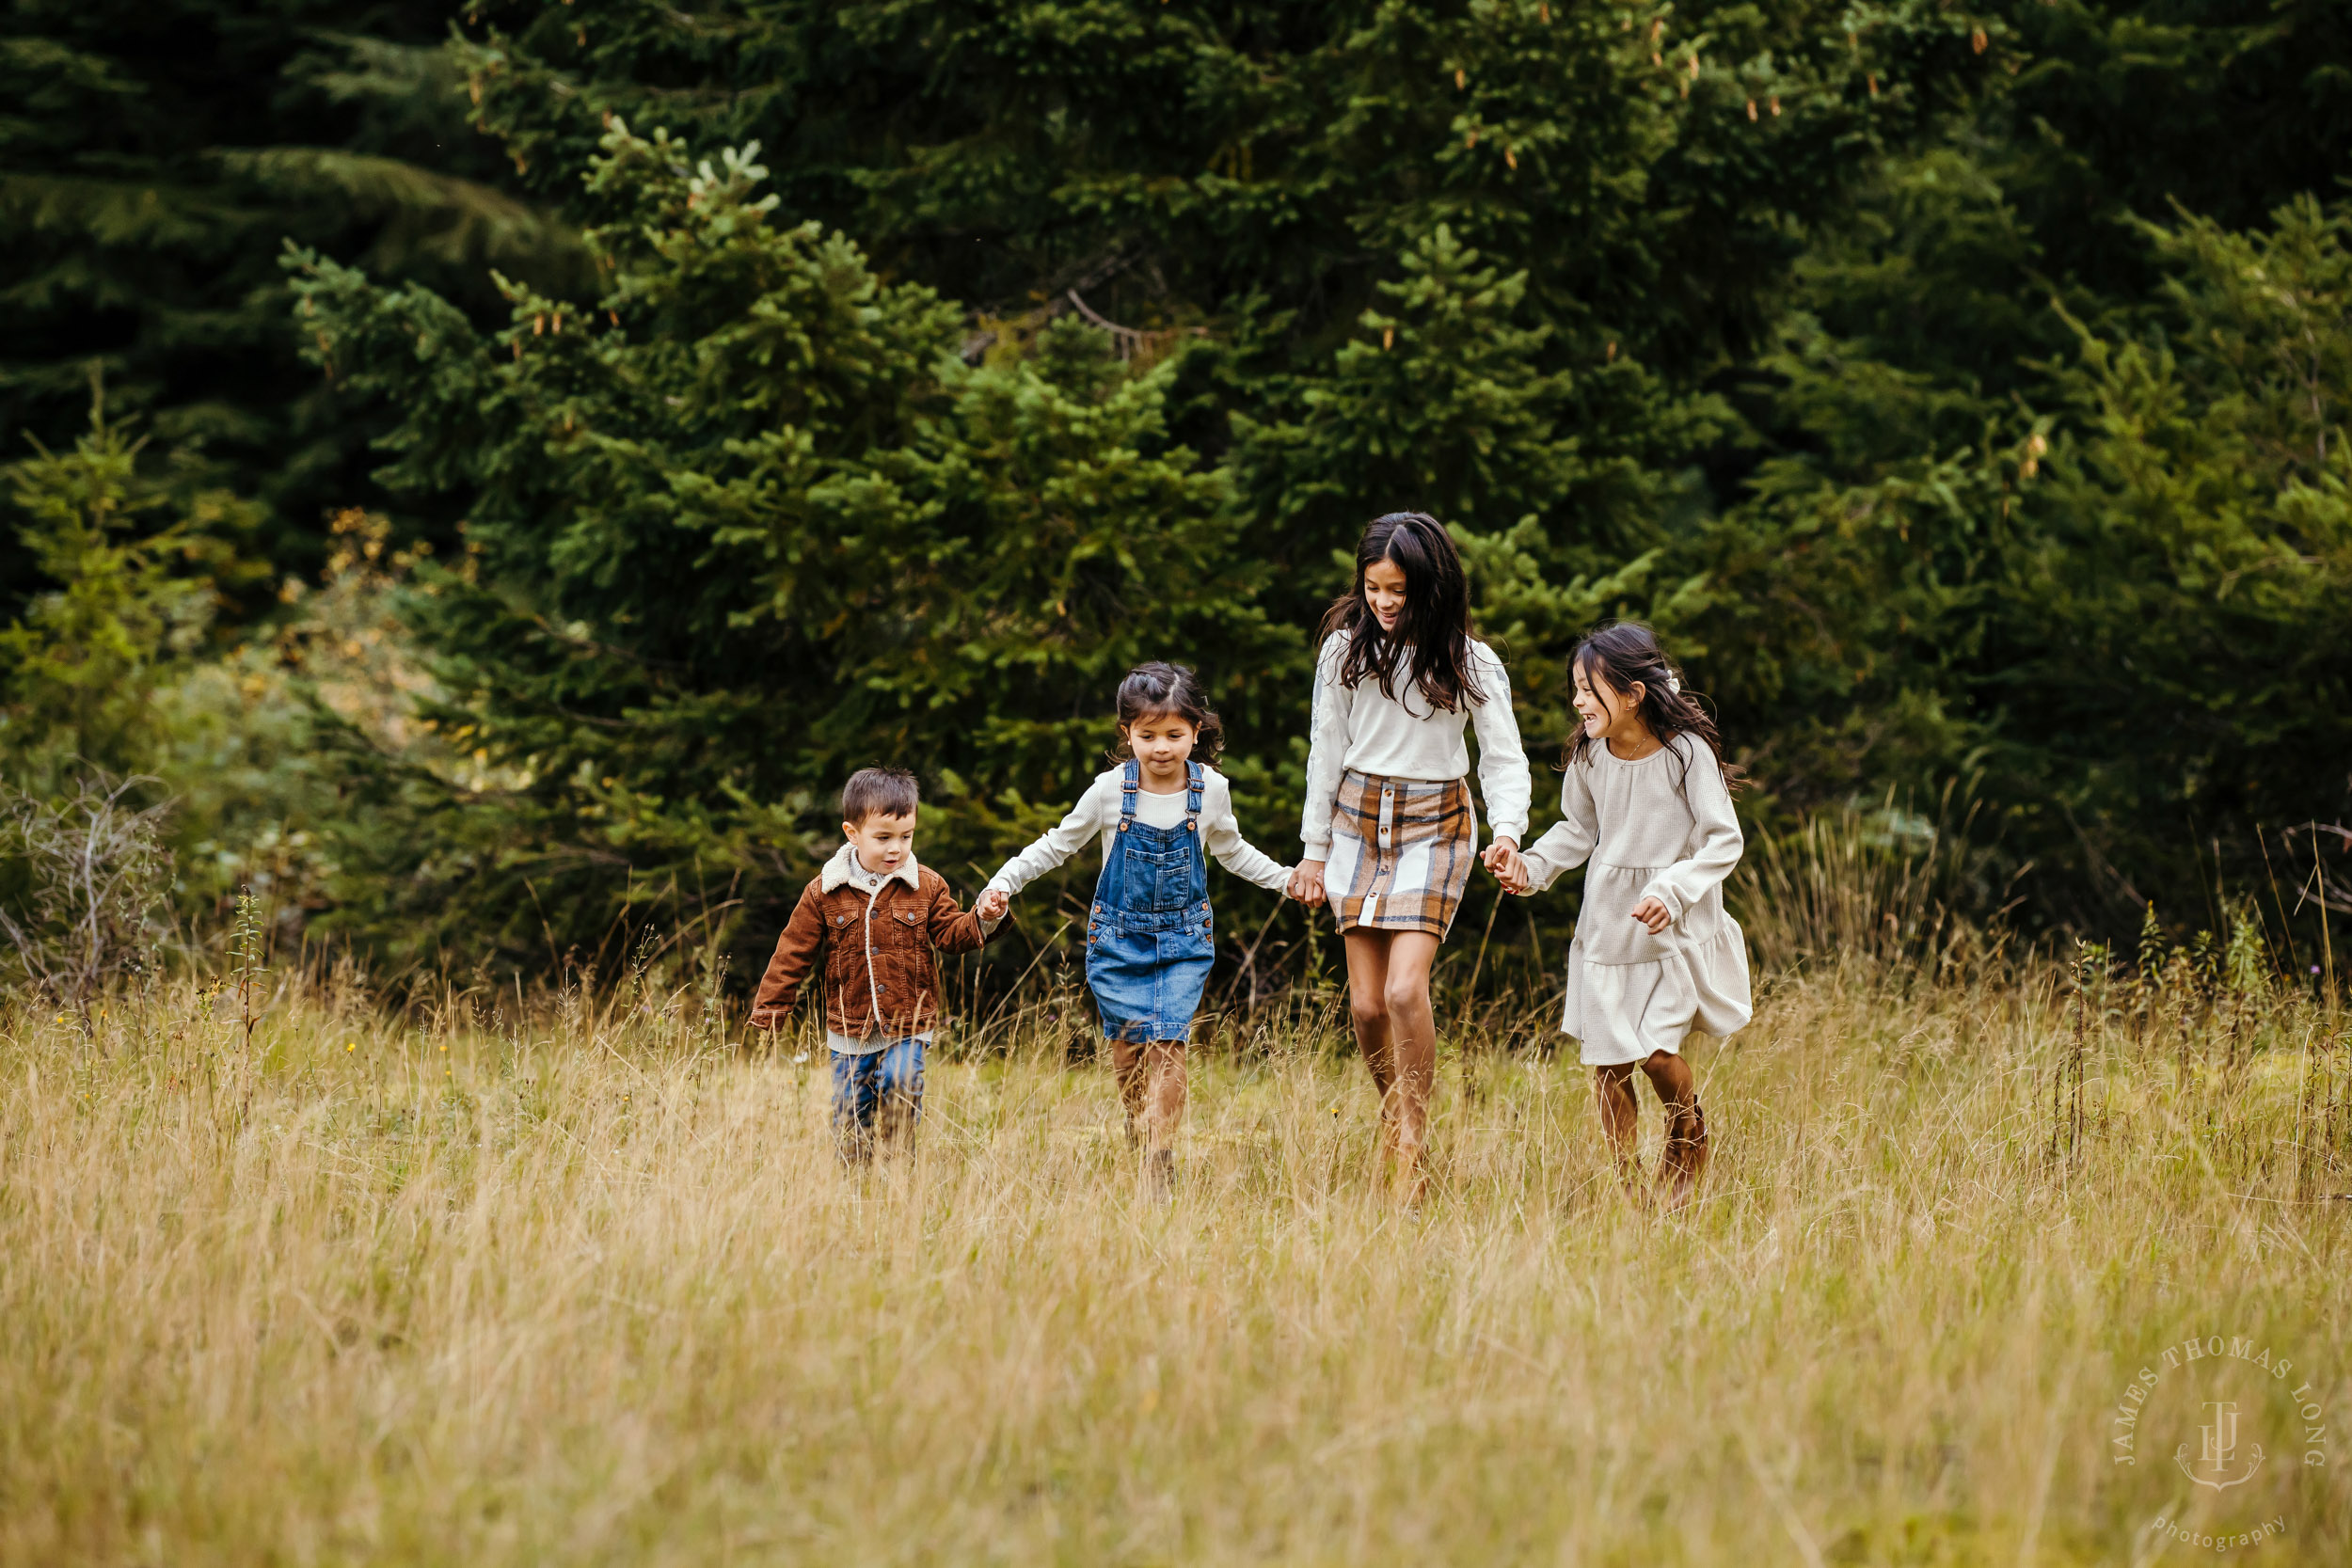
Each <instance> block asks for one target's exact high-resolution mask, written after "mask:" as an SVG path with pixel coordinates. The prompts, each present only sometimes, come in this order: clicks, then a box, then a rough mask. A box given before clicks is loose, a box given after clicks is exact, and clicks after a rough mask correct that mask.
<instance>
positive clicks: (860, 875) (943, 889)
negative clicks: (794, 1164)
mask: <svg viewBox="0 0 2352 1568" xmlns="http://www.w3.org/2000/svg"><path fill="white" fill-rule="evenodd" d="M917 803H918V797H917V795H916V792H915V784H914V774H912V773H908V772H903V771H901V770H900V769H898V768H863V769H861V770H859V771H858V772H856V773H853V774H851V775H850V782H849V784H848V785H847V786H845V787H844V788H843V789H842V791H841V836H842V837H843V838H845V839H847V840H848V841H849V842H848V843H846V844H844V845H842V847H841V848H840V850H839V852H838V853H836V854H835V855H834V857H833V859H831V860H829V861H827V862H826V863H825V868H824V869H823V870H822V871H820V872H818V874H817V879H816V880H814V881H812V882H810V883H809V884H808V886H807V887H806V888H804V889H803V890H802V893H801V901H800V903H799V904H798V905H796V906H794V908H793V911H792V918H791V919H790V920H789V921H788V922H787V923H786V925H785V927H784V935H783V936H781V937H779V938H777V939H776V954H775V957H774V958H771V959H769V960H768V973H767V974H766V975H765V976H763V977H762V978H761V980H760V982H759V991H758V994H757V995H755V997H754V998H753V999H752V1027H753V1028H755V1029H775V1028H777V1027H779V1026H781V1025H782V1024H783V1023H784V1022H787V1020H788V1019H789V1018H790V1016H791V1013H792V1005H793V1003H794V1002H795V1001H796V1000H798V998H799V996H800V991H801V983H802V982H803V980H805V979H806V978H807V977H808V975H809V973H810V971H811V970H812V969H815V968H817V966H818V963H819V961H820V960H821V962H822V965H823V969H822V980H821V986H822V989H823V994H824V1004H825V1043H826V1044H827V1045H829V1046H831V1047H832V1048H833V1111H834V1131H835V1132H836V1133H837V1134H838V1136H839V1138H840V1140H841V1155H842V1158H843V1159H844V1160H846V1161H848V1162H850V1164H865V1163H866V1162H868V1161H870V1160H871V1159H872V1158H873V1155H874V1142H875V1133H876V1131H877V1124H879V1128H880V1132H881V1135H882V1141H883V1142H885V1143H887V1144H892V1145H903V1146H906V1147H908V1148H912V1146H913V1143H914V1123H915V1119H916V1117H919V1116H920V1115H921V1113H922V1107H923V1048H924V1047H925V1046H926V1045H929V1044H930V1038H931V1031H932V1030H933V1029H934V1028H935V1027H936V1026H937V1024H938V1022H939V977H938V974H937V972H936V971H935V970H934V969H933V967H932V960H931V955H932V954H933V953H934V952H939V953H971V952H975V951H977V949H978V948H979V947H980V946H981V945H982V944H983V943H985V942H987V941H988V940H989V938H990V937H992V936H993V935H994V934H995V930H996V926H997V924H998V923H997V922H996V921H993V920H982V919H980V917H979V916H977V914H967V913H965V912H964V911H962V910H961V909H959V908H958V907H957V905H956V900H955V895H953V894H951V893H949V892H948V891H947V883H946V879H943V878H942V877H941V876H940V875H939V873H938V872H936V871H933V870H931V869H930V868H929V867H927V866H923V865H918V864H916V863H915V860H914V814H915V807H916V805H917Z"/></svg>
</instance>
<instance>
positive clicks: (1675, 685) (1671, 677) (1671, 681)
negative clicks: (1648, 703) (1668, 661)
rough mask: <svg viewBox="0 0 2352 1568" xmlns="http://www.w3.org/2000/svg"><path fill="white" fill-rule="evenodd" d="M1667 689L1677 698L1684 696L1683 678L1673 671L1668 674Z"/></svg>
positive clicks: (1670, 670)
mask: <svg viewBox="0 0 2352 1568" xmlns="http://www.w3.org/2000/svg"><path fill="white" fill-rule="evenodd" d="M1666 689H1667V690H1669V691H1671V692H1673V693H1674V694H1675V695H1676V696H1677V697H1679V696H1681V695H1682V677H1681V676H1680V675H1677V674H1676V673H1674V671H1673V670H1672V669H1669V670H1668V671H1667V672H1666Z"/></svg>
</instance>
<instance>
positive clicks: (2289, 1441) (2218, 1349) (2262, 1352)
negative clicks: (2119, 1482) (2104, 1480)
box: [2108, 1334, 2328, 1547]
mask: <svg viewBox="0 0 2352 1568" xmlns="http://www.w3.org/2000/svg"><path fill="white" fill-rule="evenodd" d="M2281 1395H2283V1396H2284V1404H2285V1409H2284V1410H2283V1411H2282V1410H2281V1408H2280V1403H2281V1400H2280V1396H2281ZM2109 1424H2110V1427H2111V1433H2110V1435H2109V1437H2108V1450H2109V1457H2110V1458H2111V1459H2112V1460H2113V1461H2114V1463H2115V1464H2117V1465H2133V1466H2137V1465H2138V1464H2139V1463H2140V1460H2141V1459H2142V1458H2143V1457H2145V1458H2147V1459H2149V1460H2150V1461H2151V1463H2155V1464H2161V1463H2162V1462H2163V1461H2164V1460H2165V1459H2168V1458H2169V1460H2171V1462H2172V1464H2173V1465H2175V1466H2176V1467H2177V1468H2178V1469H2179V1470H2180V1472H2181V1474H2182V1475H2183V1476H2185V1477H2186V1478H2187V1479H2188V1480H2189V1481H2191V1482H2192V1483H2194V1485H2195V1486H2196V1487H2197V1488H2199V1489H2200V1491H2199V1492H2197V1493H2192V1494H2190V1495H2191V1496H2205V1497H2207V1502H2206V1504H2205V1507H2206V1509H2208V1510H2210V1509H2216V1508H2219V1509H2227V1508H2230V1507H2232V1506H2233V1503H2232V1499H2233V1497H2247V1498H2248V1500H2249V1504H2250V1503H2251V1502H2252V1501H2253V1498H2254V1496H2255V1494H2257V1493H2265V1494H2269V1495H2270V1500H2273V1501H2275V1500H2276V1494H2277V1486H2276V1485H2266V1486H2263V1487H2253V1488H2249V1490H2248V1491H2246V1492H2244V1493H2238V1492H2236V1490H2235V1489H2237V1488H2240V1487H2245V1486H2246V1485H2247V1483H2248V1482H2249V1481H2253V1480H2254V1479H2255V1478H2256V1477H2257V1476H2258V1475H2260V1474H2262V1473H2263V1472H2264V1471H2265V1467H2268V1468H2269V1469H2270V1470H2272V1471H2273V1472H2274V1473H2275V1472H2276V1471H2277V1470H2278V1467H2279V1466H2280V1465H2303V1466H2307V1467H2310V1468H2314V1469H2316V1468H2319V1467H2321V1466H2324V1465H2327V1463H2328V1420H2327V1411H2326V1409H2325V1408H2324V1407H2323V1406H2322V1404H2321V1402H2320V1395H2319V1388H2318V1386H2317V1383H2316V1381H2315V1380H2313V1379H2312V1378H2310V1377H2308V1376H2303V1375H2298V1374H2297V1372H2296V1364H2295V1362H2294V1360H2293V1359H2292V1358H2291V1357H2288V1356H2284V1355H2280V1354H2277V1353H2276V1352H2275V1351H2273V1350H2272V1349H2271V1347H2269V1346H2268V1345H2261V1344H2257V1343H2256V1342H2255V1341H2253V1340H2252V1339H2249V1338H2240V1337H2237V1336H2234V1335H2232V1336H2223V1335H2219V1334H2214V1335H2208V1336H2206V1337H2204V1338H2191V1339H2184V1340H2182V1341H2181V1342H2180V1343H2179V1344H2176V1345H2167V1346H2166V1347H2165V1348H2164V1349H2163V1350H2162V1351H2161V1352H2159V1353H2158V1354H2156V1355H2155V1356H2154V1357H2153V1359H2151V1360H2150V1361H2149V1362H2148V1364H2147V1365H2145V1366H2143V1367H2141V1368H2140V1369H2139V1370H2138V1371H2137V1373H2136V1374H2134V1376H2133V1378H2132V1381H2131V1382H2130V1383H2129V1384H2128V1385H2126V1386H2124V1388H2123V1391H2122V1395H2121V1396H2120V1397H2119V1398H2118V1399H2117V1400H2116V1403H2115V1413H2114V1415H2113V1416H2112V1417H2110V1418H2109ZM2281 1479H2283V1478H2281ZM2176 1484H2177V1483H2176ZM2183 1524H2185V1521H2174V1520H2167V1519H2160V1520H2158V1521H2157V1522H2156V1527H2155V1528H2157V1529H2159V1530H2160V1531H2163V1532H2165V1533H2169V1534H2182V1527H2183ZM2285 1525H2286V1521H2285V1519H2284V1518H2283V1517H2280V1518H2275V1519H2269V1520H2265V1521H2264V1522H2261V1523H2259V1524H2257V1525H2255V1526H2254V1527H2253V1528H2250V1529H2249V1530H2247V1531H2246V1532H2245V1533H2243V1534H2232V1533H2229V1532H2228V1531H2227V1530H2226V1529H2221V1531H2220V1533H2215V1534H2209V1535H2206V1536H2204V1537H2202V1538H2201V1539H2200V1540H2199V1541H2198V1544H2211V1545H2213V1546H2216V1547H2223V1546H2226V1545H2238V1544H2246V1545H2251V1544H2256V1543H2258V1542H2260V1541H2262V1540H2264V1539H2265V1538H2267V1537H2270V1536H2275V1535H2279V1534H2282V1533H2284V1530H2285ZM2212 1528H2217V1529H2218V1528H2220V1527H2219V1524H2218V1522H2215V1525H2214V1526H2213V1527H2212ZM2187 1538H2188V1537H2187V1536H2184V1539H2187Z"/></svg>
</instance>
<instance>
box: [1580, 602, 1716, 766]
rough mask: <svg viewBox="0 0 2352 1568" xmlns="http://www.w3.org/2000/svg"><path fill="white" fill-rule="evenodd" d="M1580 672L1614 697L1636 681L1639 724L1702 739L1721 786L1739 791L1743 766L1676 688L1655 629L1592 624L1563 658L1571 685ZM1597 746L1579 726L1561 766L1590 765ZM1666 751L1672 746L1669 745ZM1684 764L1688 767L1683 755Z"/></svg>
mask: <svg viewBox="0 0 2352 1568" xmlns="http://www.w3.org/2000/svg"><path fill="white" fill-rule="evenodd" d="M1579 674H1581V675H1582V676H1584V678H1585V679H1587V680H1589V681H1592V682H1593V683H1594V684H1596V685H1598V686H1606V687H1608V688H1609V689H1610V690H1612V691H1614V692H1616V693H1618V694H1619V695H1623V694H1624V693H1626V692H1628V691H1630V690H1632V689H1633V688H1634V685H1635V684H1636V683H1637V682H1638V683H1639V684H1640V685H1641V688H1642V700H1641V702H1640V703H1639V704H1638V705H1637V708H1636V711H1638V712H1639V713H1640V714H1641V716H1642V722H1644V723H1645V724H1647V725H1648V726H1649V729H1650V734H1652V735H1654V736H1657V737H1658V738H1659V739H1660V740H1661V741H1666V742H1669V743H1671V742H1672V741H1673V740H1674V737H1675V736H1678V735H1691V736H1697V737H1698V738H1699V739H1701V740H1704V741H1706V742H1707V747H1708V751H1711V752H1714V753H1715V765H1716V766H1717V767H1718V768H1722V769H1723V771H1724V787H1726V788H1727V789H1729V790H1730V791H1731V792H1732V793H1733V794H1735V795H1736V794H1738V793H1739V792H1740V787H1741V785H1742V784H1743V783H1744V782H1745V781H1746V779H1747V776H1748V770H1747V769H1746V768H1742V767H1740V765H1739V764H1738V763H1736V762H1726V761H1724V737H1723V736H1722V735H1721V734H1720V733H1719V732H1718V731H1717V730H1716V728H1715V721H1714V720H1712V719H1710V718H1708V716H1707V710H1706V709H1705V708H1702V707H1701V706H1699V705H1698V703H1697V702H1696V701H1695V700H1693V699H1692V695H1691V694H1690V693H1689V692H1688V691H1677V690H1676V689H1675V688H1676V687H1677V685H1678V684H1679V683H1680V676H1679V674H1678V673H1677V671H1676V669H1675V667H1674V666H1673V665H1672V664H1670V663H1669V662H1667V659H1666V652H1665V650H1664V649H1663V648H1661V647H1660V646H1659V645H1658V634H1657V633H1656V632H1653V631H1651V630H1650V629H1649V627H1647V626H1644V625H1642V624H1641V623H1640V622H1639V621H1612V622H1609V623H1607V624H1605V625H1602V626H1595V627H1594V628H1593V629H1592V630H1591V631H1589V632H1586V633H1585V634H1584V636H1583V638H1582V640H1581V641H1579V642H1578V643H1577V645H1576V651H1575V652H1574V653H1572V654H1570V655H1569V656H1568V682H1569V685H1570V686H1571V687H1573V686H1574V685H1575V682H1576V677H1577V676H1578V675H1579ZM1598 744H1601V742H1597V741H1596V740H1594V739H1593V737H1592V736H1589V735H1586V734H1585V733H1584V726H1583V725H1581V724H1579V725H1578V726H1577V727H1576V730H1575V732H1574V733H1573V734H1572V735H1570V736H1568V747H1567V752H1566V753H1565V755H1563V756H1562V757H1561V759H1560V765H1561V766H1562V767H1563V768H1567V767H1571V766H1573V765H1575V764H1577V763H1580V762H1581V763H1583V764H1584V765H1585V766H1586V767H1590V766H1592V758H1591V757H1590V756H1589V755H1588V754H1587V753H1588V752H1590V751H1591V749H1592V748H1593V747H1594V746H1596V745H1598ZM1668 749H1669V750H1673V749H1674V748H1673V747H1672V746H1671V744H1669V747H1668ZM1684 767H1685V768H1686V769H1687V768H1688V767H1689V761H1688V759H1687V758H1686V759H1685V761H1684Z"/></svg>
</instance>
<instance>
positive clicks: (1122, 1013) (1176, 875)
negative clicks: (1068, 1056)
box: [1087, 760, 1216, 1041]
mask: <svg viewBox="0 0 2352 1568" xmlns="http://www.w3.org/2000/svg"><path fill="white" fill-rule="evenodd" d="M1184 775H1185V778H1184V783H1185V789H1184V825H1183V826H1182V827H1176V828H1154V827H1152V825H1151V824H1149V823H1146V822H1138V821H1136V785H1137V784H1138V782H1139V779H1138V775H1137V771H1136V764H1135V763H1134V762H1133V761H1132V760H1130V761H1129V762H1128V764H1127V770H1126V775H1125V777H1124V778H1123V779H1122V780H1121V782H1120V796H1119V827H1118V829H1117V830H1116V831H1115V832H1113V833H1112V834H1111V843H1110V847H1109V852H1108V853H1107V854H1105V855H1104V857H1103V877H1102V879H1101V880H1100V881H1098V882H1096V883H1095V884H1094V907H1093V910H1092V911H1090V912H1089V915H1088V917H1087V984H1088V985H1089V987H1091V988H1092V989H1093V991H1094V1006H1095V1008H1096V1010H1097V1011H1098V1012H1099V1013H1101V1015H1102V1019H1103V1033H1104V1037H1107V1038H1110V1039H1120V1040H1134V1041H1142V1040H1181V1039H1185V1038H1188V1037H1190V1036H1191V1034H1192V1015H1193V1014H1194V1013H1196V1012H1198V1011H1199V1010H1200V990H1201V988H1202V987H1203V986H1205V985H1206V984H1207V983H1208V979H1209V965H1210V962H1211V960H1212V959H1213V958H1214V957H1215V956H1216V949H1215V947H1214V945H1213V944H1212V942H1211V941H1210V937H1211V927H1210V916H1209V861H1208V853H1207V851H1206V850H1205V849H1204V848H1202V847H1201V844H1200V764H1199V763H1197V762H1187V763H1186V764H1184Z"/></svg>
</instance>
